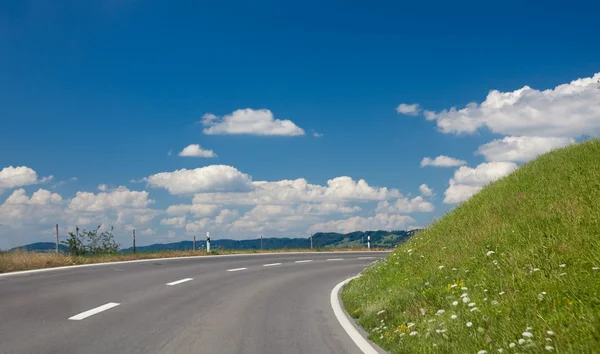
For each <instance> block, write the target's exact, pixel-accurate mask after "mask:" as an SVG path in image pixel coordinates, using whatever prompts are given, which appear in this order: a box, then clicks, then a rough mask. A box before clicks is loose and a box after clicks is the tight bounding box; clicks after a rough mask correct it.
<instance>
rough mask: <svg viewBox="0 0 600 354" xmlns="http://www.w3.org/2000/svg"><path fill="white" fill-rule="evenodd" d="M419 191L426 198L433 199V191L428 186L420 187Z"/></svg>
mask: <svg viewBox="0 0 600 354" xmlns="http://www.w3.org/2000/svg"><path fill="white" fill-rule="evenodd" d="M419 190H420V191H421V195H422V196H424V197H431V196H432V195H433V190H432V189H431V188H429V187H428V186H427V185H426V184H422V185H420V186H419Z"/></svg>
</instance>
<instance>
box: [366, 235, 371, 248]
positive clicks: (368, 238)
mask: <svg viewBox="0 0 600 354" xmlns="http://www.w3.org/2000/svg"><path fill="white" fill-rule="evenodd" d="M367 248H368V249H371V236H370V235H369V236H367Z"/></svg>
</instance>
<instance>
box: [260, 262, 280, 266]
mask: <svg viewBox="0 0 600 354" xmlns="http://www.w3.org/2000/svg"><path fill="white" fill-rule="evenodd" d="M278 265H281V263H269V264H263V267H272V266H278Z"/></svg>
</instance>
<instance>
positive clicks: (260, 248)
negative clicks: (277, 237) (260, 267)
mask: <svg viewBox="0 0 600 354" xmlns="http://www.w3.org/2000/svg"><path fill="white" fill-rule="evenodd" d="M260 250H261V251H262V234H261V235H260Z"/></svg>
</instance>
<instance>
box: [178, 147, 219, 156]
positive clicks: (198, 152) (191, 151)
mask: <svg viewBox="0 0 600 354" xmlns="http://www.w3.org/2000/svg"><path fill="white" fill-rule="evenodd" d="M178 155H179V156H184V157H217V154H215V153H214V151H212V150H207V149H203V148H202V147H201V146H200V145H198V144H191V145H188V146H186V147H185V148H183V150H181V152H180V153H179V154H178Z"/></svg>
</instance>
